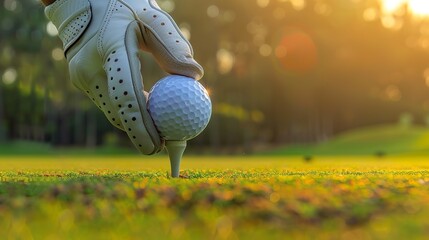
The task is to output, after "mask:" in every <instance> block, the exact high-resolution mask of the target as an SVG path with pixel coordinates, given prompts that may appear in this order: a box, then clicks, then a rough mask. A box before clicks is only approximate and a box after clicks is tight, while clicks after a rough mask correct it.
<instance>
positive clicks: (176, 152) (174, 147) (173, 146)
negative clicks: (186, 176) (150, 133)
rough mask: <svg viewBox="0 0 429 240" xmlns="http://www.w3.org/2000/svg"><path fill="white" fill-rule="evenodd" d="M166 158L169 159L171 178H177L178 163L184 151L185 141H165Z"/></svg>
mask: <svg viewBox="0 0 429 240" xmlns="http://www.w3.org/2000/svg"><path fill="white" fill-rule="evenodd" d="M165 147H166V148H167V152H168V156H169V157H170V165H171V176H172V177H174V178H177V177H179V171H180V162H181V161H182V156H183V153H184V152H185V149H186V141H166V142H165Z"/></svg>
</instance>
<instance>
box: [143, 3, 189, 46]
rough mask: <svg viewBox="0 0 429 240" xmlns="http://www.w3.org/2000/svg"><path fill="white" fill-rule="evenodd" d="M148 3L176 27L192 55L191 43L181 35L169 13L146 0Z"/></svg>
mask: <svg viewBox="0 0 429 240" xmlns="http://www.w3.org/2000/svg"><path fill="white" fill-rule="evenodd" d="M148 3H149V5H150V6H151V7H152V8H153V9H154V10H155V11H158V12H159V13H161V14H162V15H164V16H165V17H167V18H168V19H169V20H170V22H171V23H172V24H173V27H174V28H175V29H176V31H177V33H178V34H179V35H180V37H181V38H182V39H183V40H185V43H186V44H187V45H188V47H189V49H190V50H191V54H192V55H194V50H193V49H192V46H191V43H190V42H189V41H188V39H186V38H185V37H184V36H183V34H182V32H181V31H180V28H179V27H178V26H177V25H176V24H175V22H174V19H173V18H172V17H171V16H170V15H169V14H167V13H166V12H165V11H164V10H162V9H159V8H156V7H154V6H153V4H152V2H151V1H148ZM139 20H141V19H140V18H139ZM150 29H152V28H150ZM152 32H153V31H152ZM158 39H159V38H158Z"/></svg>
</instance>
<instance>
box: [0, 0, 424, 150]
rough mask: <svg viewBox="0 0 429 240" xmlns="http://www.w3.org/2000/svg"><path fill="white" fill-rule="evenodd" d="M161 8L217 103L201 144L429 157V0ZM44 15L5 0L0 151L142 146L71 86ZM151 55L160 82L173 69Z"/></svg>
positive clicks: (35, 6)
mask: <svg viewBox="0 0 429 240" xmlns="http://www.w3.org/2000/svg"><path fill="white" fill-rule="evenodd" d="M158 3H159V5H160V6H161V7H162V8H163V9H164V10H165V11H167V12H169V13H170V14H171V15H172V16H173V18H174V19H175V20H176V22H177V23H178V25H179V26H180V28H181V29H182V31H183V33H184V35H185V36H186V37H187V38H188V39H189V40H190V41H191V43H192V45H193V47H194V51H195V58H196V59H197V60H198V61H199V62H200V63H201V64H202V65H203V66H204V68H205V71H206V75H205V77H204V78H203V79H202V80H201V83H202V84H203V85H204V86H206V88H207V89H208V91H209V93H210V95H211V98H212V101H213V107H214V109H213V116H212V119H211V122H210V124H209V126H208V127H207V129H206V130H205V132H204V133H202V134H201V135H200V136H198V137H197V138H196V139H194V140H191V141H190V143H189V151H191V152H194V153H217V154H252V153H267V154H268V153H271V154H299V155H312V154H376V155H379V156H383V155H385V154H391V153H392V154H397V153H419V154H420V153H422V154H426V153H429V18H428V17H429V1H427V0H231V1H223V0H207V1H197V0H180V1H179V0H176V1H174V0H158ZM43 10H44V9H43V6H42V5H41V4H40V3H39V2H38V1H37V0H1V1H0V152H1V153H11V152H17V153H23V152H26V151H29V152H32V153H34V152H38V151H39V152H40V151H52V150H53V149H61V150H64V149H109V151H119V152H121V151H125V152H127V151H129V152H131V153H133V154H134V153H136V151H135V150H134V149H133V148H132V146H131V144H130V142H129V141H128V139H127V137H126V135H125V134H124V133H122V132H120V131H118V130H116V129H115V128H114V127H112V126H110V125H109V123H108V122H107V120H105V119H104V116H103V115H102V113H101V112H100V111H99V110H98V108H97V107H96V106H94V105H92V103H91V102H90V100H89V99H87V98H86V97H85V96H84V95H83V94H81V93H80V92H79V91H78V90H77V89H76V88H75V87H73V86H72V84H71V82H70V80H69V76H68V68H67V63H66V60H65V59H64V56H63V52H62V49H61V42H60V40H59V39H58V37H57V36H56V35H57V31H56V29H55V27H54V26H53V24H52V23H50V22H48V20H47V19H46V18H45V16H44V13H43ZM141 60H142V74H143V77H144V83H145V88H146V90H149V89H150V87H151V86H152V85H153V84H154V83H155V82H156V81H157V80H159V79H160V78H161V77H163V76H164V75H165V73H163V72H162V71H161V70H160V68H159V67H158V66H157V65H156V63H155V62H154V61H153V60H152V58H151V56H150V55H148V54H146V53H142V54H141ZM115 149H116V150H115ZM106 151H107V150H106Z"/></svg>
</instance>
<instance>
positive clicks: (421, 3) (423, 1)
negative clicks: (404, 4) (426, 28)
mask: <svg viewBox="0 0 429 240" xmlns="http://www.w3.org/2000/svg"><path fill="white" fill-rule="evenodd" d="M408 7H409V8H410V10H411V11H412V12H413V13H414V14H415V15H419V16H428V15H429V1H428V0H409V3H408Z"/></svg>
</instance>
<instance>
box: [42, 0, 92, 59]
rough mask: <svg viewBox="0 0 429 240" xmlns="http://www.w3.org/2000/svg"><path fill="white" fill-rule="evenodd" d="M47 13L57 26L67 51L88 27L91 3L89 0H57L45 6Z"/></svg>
mask: <svg viewBox="0 0 429 240" xmlns="http://www.w3.org/2000/svg"><path fill="white" fill-rule="evenodd" d="M45 15H46V16H47V17H48V19H49V20H51V21H52V23H53V24H54V25H55V26H56V27H57V29H58V36H59V38H60V39H61V41H62V42H63V49H64V52H66V51H67V50H68V49H69V48H70V47H71V46H72V45H73V43H75V42H76V41H77V40H78V39H79V37H80V36H82V34H83V33H84V32H85V30H86V28H87V27H88V25H89V23H90V21H91V5H90V3H89V1H88V0H57V1H55V2H54V3H52V4H51V5H49V6H47V7H46V8H45Z"/></svg>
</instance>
